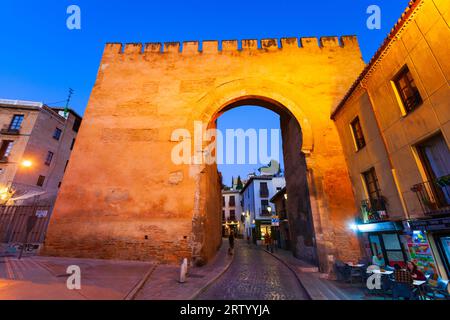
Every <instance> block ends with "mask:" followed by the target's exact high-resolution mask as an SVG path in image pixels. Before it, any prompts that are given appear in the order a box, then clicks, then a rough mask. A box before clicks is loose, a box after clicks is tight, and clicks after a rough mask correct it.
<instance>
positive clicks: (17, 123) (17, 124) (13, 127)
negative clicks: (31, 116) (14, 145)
mask: <svg viewBox="0 0 450 320" xmlns="http://www.w3.org/2000/svg"><path fill="white" fill-rule="evenodd" d="M24 118H25V116H24V115H22V114H16V115H15V116H14V117H13V119H12V121H11V124H10V125H9V131H10V132H19V131H20V128H21V127H22V123H23V119H24Z"/></svg>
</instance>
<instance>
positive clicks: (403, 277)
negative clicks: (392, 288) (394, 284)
mask: <svg viewBox="0 0 450 320" xmlns="http://www.w3.org/2000/svg"><path fill="white" fill-rule="evenodd" d="M372 264H373V265H376V266H379V267H380V268H383V267H385V263H384V259H383V255H382V254H378V255H375V256H373V258H372ZM394 277H395V281H398V282H401V283H412V282H413V281H414V280H420V281H426V277H425V275H424V274H423V272H422V271H420V270H419V268H418V267H417V265H416V264H415V263H414V262H413V261H408V262H407V263H406V268H402V267H401V266H400V265H399V264H395V265H394Z"/></svg>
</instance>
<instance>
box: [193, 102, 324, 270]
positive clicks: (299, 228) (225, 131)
mask: <svg viewBox="0 0 450 320" xmlns="http://www.w3.org/2000/svg"><path fill="white" fill-rule="evenodd" d="M250 105H253V108H252V107H249V106H250ZM242 106H246V107H242ZM255 106H259V108H258V107H255ZM242 109H244V110H242ZM258 109H259V110H258ZM261 109H262V110H265V111H266V112H265V113H263V112H262V110H261ZM258 111H259V112H258ZM227 113H232V114H233V116H234V117H233V118H239V117H240V116H239V115H240V114H242V117H243V119H242V120H244V119H245V121H241V122H240V124H242V125H243V126H244V127H245V128H242V127H238V126H236V124H235V123H229V124H228V125H227V124H222V125H221V122H222V121H221V119H222V118H225V120H226V118H227ZM264 118H275V119H276V120H275V121H278V124H277V126H276V127H275V126H273V124H272V128H267V125H269V124H267V123H266V124H264V120H265V119H264ZM208 128H210V129H211V128H214V129H217V131H218V132H217V134H216V135H215V140H213V141H214V142H215V143H216V150H215V153H214V155H213V156H214V157H215V158H216V159H215V160H216V161H215V163H214V164H212V165H210V167H207V168H206V172H208V173H209V174H208V175H205V176H204V177H203V179H204V180H205V182H203V183H205V184H209V183H208V180H209V179H212V180H213V181H214V180H217V179H220V180H221V185H222V196H221V201H220V203H221V208H220V211H219V212H220V213H221V215H220V216H221V217H222V219H221V220H219V222H220V226H221V228H220V230H221V231H220V232H221V234H222V235H223V236H228V235H229V233H230V231H233V232H234V235H235V236H236V237H238V238H242V239H247V241H249V242H252V243H254V244H255V245H261V244H264V242H267V241H268V239H266V238H268V237H270V238H271V239H272V240H273V241H274V242H277V245H279V246H280V247H281V245H282V246H283V248H285V249H287V250H290V251H292V252H293V253H294V254H295V255H296V256H298V257H300V258H302V259H305V260H307V261H309V262H310V263H313V264H317V263H318V259H317V252H316V245H315V236H314V225H313V219H312V212H311V204H310V195H309V187H308V179H307V166H306V160H305V154H304V153H303V151H302V142H303V135H302V130H301V127H300V125H299V123H298V121H297V119H296V118H295V117H294V116H293V115H292V113H291V112H290V111H289V110H287V108H286V107H284V106H283V105H281V104H279V103H277V102H275V101H273V100H271V99H267V98H264V97H243V98H241V99H239V100H236V101H234V102H232V103H230V104H228V105H226V106H225V107H224V108H222V109H221V110H219V111H218V112H217V113H216V114H215V115H214V116H213V117H212V119H211V121H210V123H209V126H208ZM280 140H282V141H280ZM268 164H269V165H268ZM217 170H218V171H219V177H216V176H215V172H216V171H217ZM245 170H248V172H245ZM211 176H212V177H211ZM234 177H236V178H238V180H239V181H237V180H233V178H234ZM230 180H232V181H230ZM200 190H202V189H200ZM204 192H206V195H204V199H205V205H204V206H205V208H206V209H207V210H209V211H206V212H205V213H206V217H205V221H206V223H208V222H209V223H216V225H210V226H208V227H206V228H204V227H203V225H202V223H204V221H203V220H200V219H199V220H196V219H194V230H196V228H198V230H199V239H204V243H203V244H202V245H201V246H199V248H201V250H206V251H207V250H209V249H210V248H211V247H213V248H214V247H215V246H216V245H217V243H214V241H217V238H218V237H217V235H215V234H213V233H212V232H211V230H218V226H217V216H218V210H217V208H216V207H214V204H215V203H217V199H216V197H217V194H216V193H215V192H213V191H212V190H211V189H205V190H204ZM275 196H278V197H280V196H281V197H282V198H283V199H282V201H281V202H279V204H278V206H276V205H275V203H274V202H275V201H274V202H272V201H273V199H272V198H273V197H275ZM287 198H288V199H289V200H287ZM279 215H281V217H279ZM273 219H275V220H276V221H273ZM200 221H201V222H200ZM202 230H204V232H205V234H204V236H202V235H201V231H202ZM198 255H199V256H202V252H201V251H200V252H198Z"/></svg>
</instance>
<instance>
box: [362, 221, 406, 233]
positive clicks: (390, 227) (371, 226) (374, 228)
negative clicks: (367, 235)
mask: <svg viewBox="0 0 450 320" xmlns="http://www.w3.org/2000/svg"><path fill="white" fill-rule="evenodd" d="M356 228H357V229H358V231H359V232H363V233H364V232H383V231H402V230H403V225H402V224H401V223H400V222H396V221H387V222H379V223H368V224H358V225H357V226H356Z"/></svg>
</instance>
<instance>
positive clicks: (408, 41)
mask: <svg viewBox="0 0 450 320" xmlns="http://www.w3.org/2000/svg"><path fill="white" fill-rule="evenodd" d="M449 16H450V2H448V1H440V0H423V1H421V4H420V5H419V7H418V8H417V9H416V12H415V13H414V15H413V16H412V17H411V19H410V20H409V21H408V22H407V23H406V24H405V26H404V27H403V28H402V29H401V30H400V31H399V32H398V34H397V37H396V38H395V39H394V40H393V41H392V42H391V43H390V46H389V47H388V49H387V50H386V53H385V54H384V55H383V57H382V58H381V59H379V61H378V62H377V63H376V64H375V66H374V68H373V70H372V71H371V73H370V75H368V76H367V78H366V79H364V80H363V82H362V85H363V86H364V87H365V88H366V89H365V90H363V89H362V88H361V86H360V88H359V89H358V90H356V91H355V93H354V94H353V97H352V98H351V99H349V101H348V102H347V103H346V104H345V105H344V106H343V108H342V109H341V111H340V112H339V113H338V115H337V116H336V126H337V127H338V129H339V133H340V136H341V141H342V144H343V147H344V151H345V155H346V159H347V164H348V167H349V170H350V175H351V179H352V183H353V186H354V191H355V196H356V200H357V202H358V201H359V200H361V199H363V196H364V190H363V185H362V182H361V179H360V175H361V173H362V172H363V171H365V170H367V169H368V168H370V167H375V169H376V172H377V175H378V178H379V181H380V187H381V189H382V193H383V195H385V196H386V197H387V198H388V204H389V214H390V216H391V218H393V219H402V218H406V217H407V215H409V216H410V217H411V218H419V217H423V212H422V210H421V207H420V203H419V201H418V198H417V196H416V194H415V193H414V192H412V191H411V187H412V186H413V185H415V184H417V183H421V182H423V181H426V180H427V177H426V176H424V175H423V172H422V174H421V172H420V170H419V168H420V167H421V164H420V162H418V161H417V158H416V157H415V156H414V152H415V151H414V147H415V145H416V144H417V143H419V142H421V141H423V140H424V139H426V138H428V137H430V136H432V135H434V134H436V133H437V132H442V134H443V136H444V137H445V139H446V140H447V144H448V145H450V143H449V142H450V102H449V101H450V87H449V80H450V64H449V61H450V47H449V41H448V39H450V29H449ZM405 65H407V66H408V68H409V70H410V72H411V74H412V76H413V78H414V81H415V84H416V85H417V87H418V89H419V92H420V95H421V97H422V100H423V104H422V105H421V106H419V107H418V108H417V109H415V110H414V111H412V112H410V113H408V114H407V115H405V114H402V111H401V107H400V105H399V102H398V100H397V98H396V95H395V90H394V88H393V86H392V84H391V80H392V79H393V78H394V76H395V75H396V74H397V73H398V72H399V71H400V69H401V68H402V67H403V66H405ZM356 115H358V116H359V117H360V120H361V124H362V129H363V131H364V135H365V138H366V142H367V147H366V148H364V149H363V150H360V151H358V152H356V150H355V148H354V143H353V138H352V136H351V131H350V123H351V121H352V120H353V119H354V117H356ZM377 122H378V124H377ZM382 137H383V139H384V141H385V144H383V140H382ZM388 156H389V157H390V159H391V161H392V166H391V165H390V164H389V161H388ZM391 169H394V170H395V171H396V172H397V176H398V182H399V183H398V186H399V189H400V193H401V196H402V197H403V199H404V203H405V206H406V211H407V213H406V214H405V213H404V210H403V208H402V204H401V202H400V196H399V192H398V189H397V187H396V186H395V183H394V179H393V175H392V173H391Z"/></svg>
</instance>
